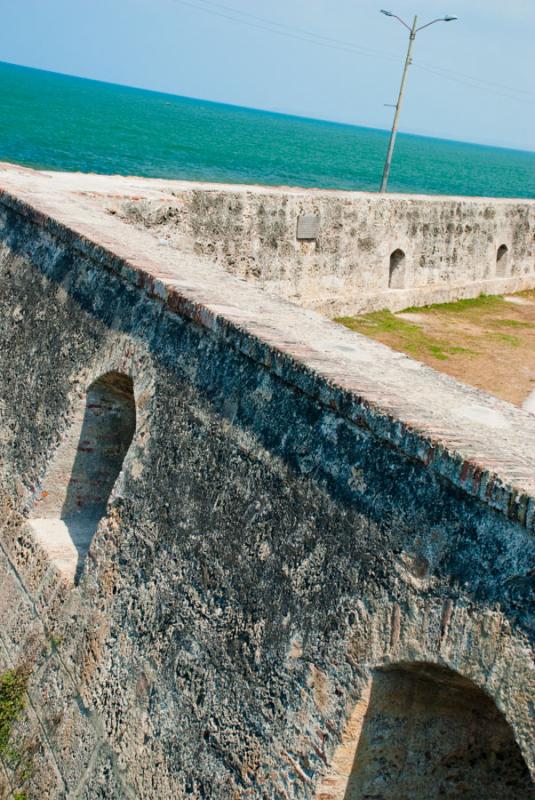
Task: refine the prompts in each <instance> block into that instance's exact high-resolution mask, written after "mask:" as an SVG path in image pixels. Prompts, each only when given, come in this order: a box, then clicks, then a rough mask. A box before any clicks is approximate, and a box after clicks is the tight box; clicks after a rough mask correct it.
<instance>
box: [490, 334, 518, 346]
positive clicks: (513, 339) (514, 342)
mask: <svg viewBox="0 0 535 800" xmlns="http://www.w3.org/2000/svg"><path fill="white" fill-rule="evenodd" d="M490 338H491V339H495V340H496V341H497V342H504V343H505V344H509V345H511V347H520V345H521V344H522V342H521V341H520V339H519V338H518V336H513V335H512V334H510V333H491V334H490Z"/></svg>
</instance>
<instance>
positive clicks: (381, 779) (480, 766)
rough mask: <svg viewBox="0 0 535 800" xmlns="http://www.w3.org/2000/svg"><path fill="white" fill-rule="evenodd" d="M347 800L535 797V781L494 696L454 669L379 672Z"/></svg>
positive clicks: (510, 799) (421, 667) (525, 799)
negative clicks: (494, 701) (492, 697)
mask: <svg viewBox="0 0 535 800" xmlns="http://www.w3.org/2000/svg"><path fill="white" fill-rule="evenodd" d="M343 798H344V800H364V799H365V798H366V799H368V798H370V799H371V798H375V799H377V800H379V798H380V800H431V799H432V798H437V799H438V798H440V800H461V798H462V800H481V799H482V798H485V800H513V799H514V800H533V798H535V786H534V785H533V783H532V781H531V777H530V774H529V771H528V769H527V766H526V764H525V762H524V760H523V758H522V755H521V752H520V749H519V747H518V745H517V743H516V741H515V739H514V736H513V732H512V730H511V728H510V727H509V725H508V723H507V722H506V720H505V718H504V717H503V715H502V714H501V713H500V712H499V711H498V709H497V708H496V706H495V705H494V703H493V701H492V700H491V699H490V698H489V697H487V695H485V694H484V693H483V692H482V691H481V690H480V689H479V688H478V687H476V686H475V685H474V684H473V683H472V682H470V681H468V680H466V679H464V678H461V677H460V676H459V675H457V674H456V673H454V672H450V671H449V670H445V669H441V668H438V667H432V666H425V665H418V666H414V667H411V666H407V667H404V666H403V667H396V668H394V669H388V670H384V671H379V672H377V673H376V675H375V677H374V679H373V684H372V690H371V695H370V701H369V705H368V709H367V712H366V715H365V717H364V721H363V724H362V729H361V735H360V739H359V743H358V748H357V752H356V755H355V759H354V763H353V766H352V770H351V774H350V776H349V780H348V783H347V789H346V791H345V794H344V795H343Z"/></svg>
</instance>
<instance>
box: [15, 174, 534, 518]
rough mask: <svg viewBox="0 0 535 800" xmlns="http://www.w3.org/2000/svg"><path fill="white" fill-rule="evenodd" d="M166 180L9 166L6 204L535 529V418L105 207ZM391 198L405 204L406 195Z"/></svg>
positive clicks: (149, 190)
mask: <svg viewBox="0 0 535 800" xmlns="http://www.w3.org/2000/svg"><path fill="white" fill-rule="evenodd" d="M181 185H183V183H182V184H181ZM160 187H165V189H166V191H169V190H172V187H173V182H172V181H150V180H145V179H141V178H118V177H107V176H102V177H100V176H86V175H80V174H61V173H58V174H57V175H56V174H54V173H39V172H34V171H32V170H26V169H22V168H17V167H9V166H4V168H3V169H0V203H1V204H2V205H4V206H5V207H7V208H10V209H12V210H13V211H15V212H16V213H18V214H20V215H22V216H24V217H25V218H26V219H28V220H29V221H30V222H32V223H33V224H35V225H37V226H39V227H40V228H41V229H42V230H43V231H45V232H46V233H48V234H49V235H52V236H54V237H57V238H58V239H60V240H61V241H62V242H63V243H64V244H65V245H66V246H68V247H70V248H72V249H73V250H74V251H77V252H79V253H80V254H83V255H84V256H85V257H88V258H90V259H92V260H93V261H94V262H96V263H97V264H99V265H100V267H101V268H102V269H107V270H111V271H113V272H114V273H116V274H118V275H120V276H121V278H122V280H124V281H125V282H126V283H128V284H130V285H133V286H135V287H136V288H137V289H138V291H140V292H144V293H145V294H146V295H148V296H150V297H151V298H153V299H154V300H155V301H157V302H160V303H162V304H163V305H164V306H166V307H167V308H168V310H169V311H170V312H171V313H174V314H178V315H181V316H182V317H185V318H189V319H191V320H192V321H194V322H195V323H196V324H198V325H201V326H204V327H205V328H206V329H208V330H210V331H212V332H213V333H214V334H215V335H217V336H219V337H221V338H222V339H224V341H225V342H226V344H227V345H228V346H229V347H233V348H236V349H237V350H239V351H241V352H242V353H244V354H245V355H246V356H247V357H249V358H251V359H253V360H255V361H256V362H257V363H259V364H261V365H263V366H264V367H265V368H267V369H269V370H270V371H271V372H272V373H274V374H276V375H277V376H279V377H280V379H281V380H284V381H285V382H287V383H288V384H291V385H293V386H295V387H296V388H298V389H299V390H300V391H302V392H304V393H306V394H307V395H309V396H310V397H312V398H314V399H315V400H316V401H317V402H319V403H321V404H322V405H324V406H325V407H326V408H329V409H331V410H334V411H336V413H338V414H340V415H342V416H343V417H345V418H347V419H349V420H351V421H352V422H353V423H354V424H355V425H358V426H360V427H364V428H366V429H369V430H370V431H372V432H373V433H374V434H375V435H376V436H378V437H379V438H380V439H382V440H384V442H385V445H386V446H392V447H395V448H397V449H399V450H400V451H402V452H403V453H404V454H405V455H406V456H407V457H409V458H414V459H416V460H418V461H421V462H423V463H424V464H425V465H426V466H427V467H428V469H430V470H433V471H434V472H435V473H436V474H437V475H438V476H440V477H441V478H443V479H445V480H447V481H449V482H450V483H452V484H454V485H455V486H457V487H459V488H460V489H461V490H462V491H463V492H466V493H467V494H469V495H472V496H474V497H477V498H479V499H480V500H481V501H482V502H484V503H486V504H487V505H489V506H490V507H492V508H494V509H495V510H496V511H498V512H500V513H502V514H504V515H506V516H507V517H508V518H509V519H511V520H513V521H517V522H518V523H519V524H521V525H522V526H525V527H527V528H529V529H533V528H534V527H535V416H533V415H531V414H530V413H528V412H525V411H522V410H520V409H518V408H516V407H514V406H512V405H510V404H508V403H505V402H502V401H500V400H498V399H497V398H495V397H493V396H491V395H489V394H487V393H485V392H482V391H479V390H477V389H473V388H470V387H468V386H465V385H463V384H461V383H459V382H457V381H455V380H453V379H451V378H448V377H446V376H444V375H441V374H439V373H437V372H435V371H434V370H432V369H430V368H428V367H425V366H424V365H422V364H419V363H418V362H416V361H414V360H413V359H410V358H408V357H406V356H404V355H402V354H400V353H396V352H394V351H392V350H390V349H389V348H387V347H385V346H383V345H380V344H378V343H376V342H373V341H371V340H368V339H366V338H365V337H363V336H359V335H358V334H355V333H352V332H350V331H348V330H346V329H344V328H342V327H340V326H338V325H336V324H335V323H332V322H330V321H329V320H327V319H325V318H323V317H322V316H320V315H318V314H316V313H314V312H311V311H307V310H304V309H301V308H299V307H297V306H294V305H292V304H291V303H289V302H286V301H284V300H281V299H278V298H276V297H273V296H270V295H268V294H267V293H265V292H263V291H262V290H260V289H258V288H256V287H255V286H252V285H250V284H248V283H247V282H245V281H244V280H240V279H238V278H236V277H233V276H231V275H229V274H227V273H225V272H224V271H223V270H221V269H219V268H218V267H217V266H215V265H213V264H211V263H208V262H207V261H206V260H203V259H200V258H198V257H196V256H195V255H193V254H191V253H181V252H179V251H178V250H175V249H173V248H169V247H162V246H159V245H158V242H157V241H155V239H154V238H153V237H151V236H150V235H149V234H145V233H144V232H143V231H140V230H137V229H135V228H133V227H132V226H129V225H127V224H126V223H124V222H122V221H120V220H118V219H116V218H115V217H114V216H112V215H111V214H109V213H108V212H107V211H106V207H105V201H106V199H107V198H109V197H111V196H113V195H114V193H115V196H124V197H125V199H127V198H128V196H132V195H136V197H139V196H140V195H143V192H146V193H147V196H148V195H149V194H151V193H152V194H154V192H155V191H156V192H158V191H160ZM198 188H199V189H200V190H202V189H204V188H209V187H207V186H206V185H201V184H199V187H198ZM232 188H233V191H236V187H232ZM242 188H243V189H246V190H247V191H250V190H251V187H242ZM218 190H219V191H220V190H221V187H220V186H219V187H218ZM259 191H260V190H259ZM270 191H271V189H270ZM300 191H307V192H309V191H313V190H300ZM403 197H404V198H406V197H407V196H403ZM440 199H442V198H440ZM411 200H414V201H415V202H416V201H421V202H433V199H431V198H415V197H412V196H411ZM469 200H470V202H478V201H477V200H476V199H473V198H470V199H469ZM386 202H390V203H392V202H394V203H395V202H396V197H395V196H394V197H389V198H388V199H387V200H386ZM484 202H485V204H488V203H489V202H493V203H509V202H514V201H509V200H503V201H502V200H484ZM526 202H529V201H526Z"/></svg>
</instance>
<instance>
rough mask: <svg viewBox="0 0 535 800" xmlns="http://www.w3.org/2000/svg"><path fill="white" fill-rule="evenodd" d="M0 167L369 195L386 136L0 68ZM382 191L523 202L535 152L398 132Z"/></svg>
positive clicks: (534, 170) (534, 190)
mask: <svg viewBox="0 0 535 800" xmlns="http://www.w3.org/2000/svg"><path fill="white" fill-rule="evenodd" d="M0 98H1V105H0V160H2V161H12V162H17V163H19V164H25V165H27V166H32V167H38V168H42V169H55V170H80V171H83V172H100V173H108V174H121V175H145V176H149V177H165V178H183V179H187V180H206V181H225V182H231V183H264V184H273V185H292V186H315V187H321V188H331V189H365V190H376V189H377V188H378V187H379V183H380V178H381V173H382V167H383V161H384V157H385V153H386V148H387V144H388V133H387V132H386V131H380V130H374V129H371V128H362V127H355V126H351V125H341V124H338V123H332V122H321V121H317V120H311V119H302V118H300V117H292V116H286V115H283V114H273V113H270V112H265V111H257V110H252V109H246V108H239V107H236V106H229V105H222V104H219V103H211V102H207V101H205V100H193V99H190V98H186V97H178V96H175V95H168V94H162V93H159V92H150V91H145V90H143V89H133V88H129V87H125V86H118V85H116V84H111V83H101V82H98V81H90V80H85V79H82V78H74V77H70V76H67V75H60V74H57V73H53V72H43V71H41V70H35V69H28V68H26V67H19V66H14V65H12V64H5V63H2V62H0ZM389 188H390V190H391V191H400V192H424V193H429V194H461V195H486V196H494V197H532V198H535V153H530V152H524V151H517V150H506V149H503V148H495V147H483V146H480V145H474V144H466V143H462V142H453V141H446V140H441V139H430V138H427V137H422V136H410V135H406V134H402V135H400V136H399V138H398V143H397V149H396V153H395V156H394V163H393V167H392V175H391V181H390V187H389Z"/></svg>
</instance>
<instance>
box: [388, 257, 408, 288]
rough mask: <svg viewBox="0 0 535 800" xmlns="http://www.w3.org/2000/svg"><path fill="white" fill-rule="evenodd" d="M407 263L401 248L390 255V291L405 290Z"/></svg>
mask: <svg viewBox="0 0 535 800" xmlns="http://www.w3.org/2000/svg"><path fill="white" fill-rule="evenodd" d="M405 262H406V256H405V253H404V252H403V250H401V249H399V248H398V249H397V250H394V252H393V253H392V254H391V255H390V268H389V276H388V288H389V289H404V288H405Z"/></svg>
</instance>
